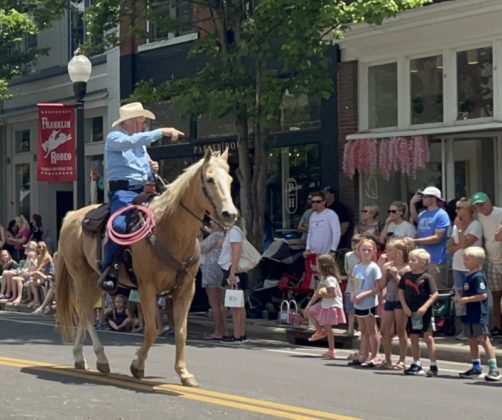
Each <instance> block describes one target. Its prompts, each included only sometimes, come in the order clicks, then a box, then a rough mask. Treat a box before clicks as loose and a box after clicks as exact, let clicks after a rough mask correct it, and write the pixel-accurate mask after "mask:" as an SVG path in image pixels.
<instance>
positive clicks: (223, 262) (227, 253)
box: [218, 226, 244, 270]
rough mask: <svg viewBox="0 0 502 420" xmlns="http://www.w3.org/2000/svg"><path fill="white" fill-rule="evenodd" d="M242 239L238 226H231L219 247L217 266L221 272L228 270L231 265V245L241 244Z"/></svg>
mask: <svg viewBox="0 0 502 420" xmlns="http://www.w3.org/2000/svg"><path fill="white" fill-rule="evenodd" d="M243 238H244V234H243V233H242V231H241V229H240V228H239V227H238V226H232V227H231V228H230V230H229V231H228V232H227V233H226V235H225V239H224V240H223V245H222V246H221V254H220V258H218V265H219V266H220V267H221V268H223V270H229V269H230V266H231V265H232V244H235V243H241V242H242V240H243Z"/></svg>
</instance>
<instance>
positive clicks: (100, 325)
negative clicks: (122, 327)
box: [94, 321, 105, 331]
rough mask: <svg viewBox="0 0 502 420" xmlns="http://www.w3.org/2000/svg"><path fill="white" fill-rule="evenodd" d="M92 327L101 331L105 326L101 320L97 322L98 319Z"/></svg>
mask: <svg viewBox="0 0 502 420" xmlns="http://www.w3.org/2000/svg"><path fill="white" fill-rule="evenodd" d="M94 328H95V329H96V330H98V331H102V330H104V329H105V326H104V325H103V324H102V323H101V322H99V321H98V322H96V323H95V324H94Z"/></svg>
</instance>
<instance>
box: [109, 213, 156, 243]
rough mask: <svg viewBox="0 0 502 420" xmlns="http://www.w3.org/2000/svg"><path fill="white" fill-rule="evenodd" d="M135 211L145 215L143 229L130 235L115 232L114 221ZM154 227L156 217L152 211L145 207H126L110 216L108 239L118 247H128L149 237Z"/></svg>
mask: <svg viewBox="0 0 502 420" xmlns="http://www.w3.org/2000/svg"><path fill="white" fill-rule="evenodd" d="M133 209H137V210H138V211H140V212H141V213H143V218H144V223H143V224H142V225H141V227H140V228H139V229H138V230H136V231H134V232H130V233H120V232H116V231H114V230H113V221H114V220H115V219H116V218H117V217H119V216H121V215H122V213H125V212H127V211H130V210H133ZM154 226H155V216H154V215H153V213H152V211H151V210H150V209H148V208H146V207H143V206H135V205H130V206H127V207H124V208H123V209H120V210H117V211H116V212H115V213H113V214H112V215H111V216H110V219H108V223H107V224H106V231H107V233H108V237H109V238H110V239H111V240H112V241H113V242H115V243H116V244H118V245H123V246H128V245H132V244H135V243H136V242H139V241H141V240H142V239H144V238H145V237H147V236H148V235H149V234H150V233H151V232H152V229H153V227H154Z"/></svg>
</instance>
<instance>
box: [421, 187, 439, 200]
mask: <svg viewBox="0 0 502 420" xmlns="http://www.w3.org/2000/svg"><path fill="white" fill-rule="evenodd" d="M422 195H432V196H433V197H436V198H438V199H439V200H441V201H444V200H443V198H442V197H441V190H440V189H439V188H436V187H427V188H425V189H424V190H423V191H422Z"/></svg>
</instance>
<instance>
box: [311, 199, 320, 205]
mask: <svg viewBox="0 0 502 420" xmlns="http://www.w3.org/2000/svg"><path fill="white" fill-rule="evenodd" d="M310 202H311V203H314V204H319V203H322V200H310Z"/></svg>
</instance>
